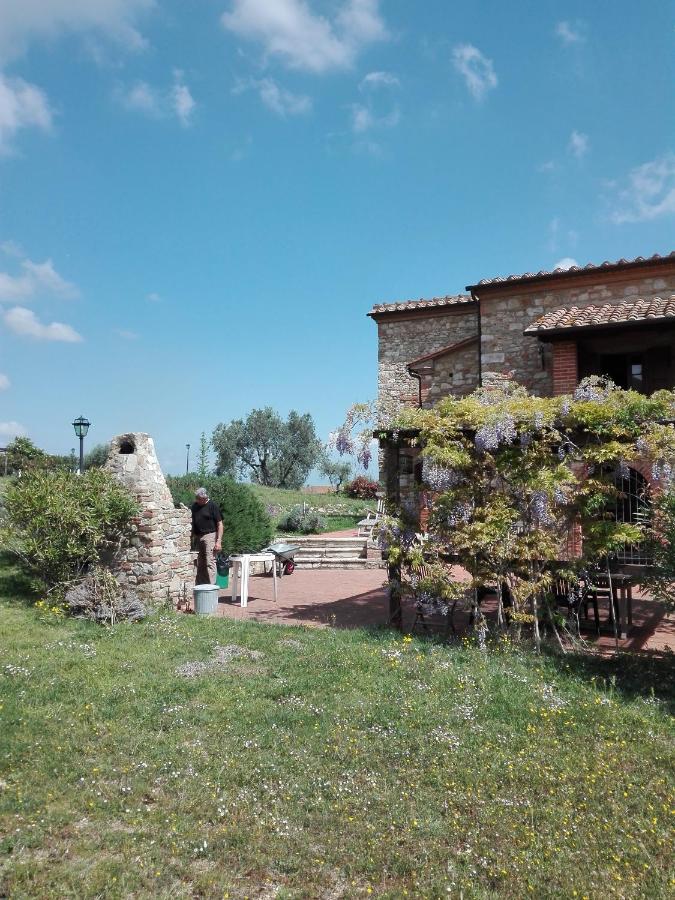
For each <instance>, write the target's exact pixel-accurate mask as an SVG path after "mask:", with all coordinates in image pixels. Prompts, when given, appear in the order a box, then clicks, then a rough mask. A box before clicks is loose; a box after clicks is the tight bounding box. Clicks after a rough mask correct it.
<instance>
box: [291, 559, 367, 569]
mask: <svg viewBox="0 0 675 900" xmlns="http://www.w3.org/2000/svg"><path fill="white" fill-rule="evenodd" d="M295 565H296V567H297V568H298V569H382V568H384V567H385V563H384V562H383V561H382V560H381V559H366V558H365V557H363V556H296V557H295Z"/></svg>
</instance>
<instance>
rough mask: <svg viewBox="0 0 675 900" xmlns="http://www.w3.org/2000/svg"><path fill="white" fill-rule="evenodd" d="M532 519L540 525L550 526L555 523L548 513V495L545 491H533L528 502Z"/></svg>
mask: <svg viewBox="0 0 675 900" xmlns="http://www.w3.org/2000/svg"><path fill="white" fill-rule="evenodd" d="M530 508H531V511H532V518H533V519H534V521H535V522H538V523H539V524H540V525H552V524H553V523H554V521H555V519H554V518H553V516H552V515H551V513H550V512H549V501H548V495H547V494H546V492H545V491H534V493H533V494H532V499H531V501H530Z"/></svg>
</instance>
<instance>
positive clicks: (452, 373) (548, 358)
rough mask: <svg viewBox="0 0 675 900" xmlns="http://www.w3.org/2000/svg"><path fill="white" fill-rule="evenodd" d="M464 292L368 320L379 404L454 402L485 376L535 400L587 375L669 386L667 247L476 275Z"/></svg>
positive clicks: (671, 328) (674, 333)
mask: <svg viewBox="0 0 675 900" xmlns="http://www.w3.org/2000/svg"><path fill="white" fill-rule="evenodd" d="M466 290H467V292H468V293H466V294H458V295H456V296H451V297H435V298H433V299H431V300H411V301H407V302H403V303H379V304H377V305H376V306H374V307H373V309H372V310H371V311H370V312H369V313H368V315H369V316H370V317H371V318H372V319H373V320H374V321H375V322H376V323H377V328H378V343H379V371H378V395H379V399H380V401H381V402H383V405H385V406H386V408H387V409H395V408H396V407H400V406H402V405H409V404H414V405H418V404H419V405H422V406H431V405H433V404H434V403H436V402H437V401H438V400H440V399H441V398H442V397H445V396H448V395H454V396H462V395H464V394H467V393H470V392H471V391H472V390H474V389H475V388H476V387H477V386H478V385H480V384H482V383H483V381H484V379H485V376H486V374H487V373H499V374H503V375H506V374H509V375H511V376H512V377H513V378H514V379H515V380H516V381H517V382H519V383H520V384H523V385H525V386H526V387H527V388H528V389H529V390H530V391H532V392H533V393H535V394H540V395H542V396H551V395H557V394H564V393H569V392H571V391H573V390H574V388H575V387H576V385H577V383H578V381H579V380H580V379H581V378H583V377H584V376H586V375H592V374H597V375H609V376H611V378H612V379H613V380H614V381H615V382H616V383H617V384H618V385H620V386H621V387H624V388H628V387H631V388H634V389H636V390H639V391H643V392H645V393H652V392H653V391H655V390H658V389H660V388H667V387H668V388H669V387H674V386H675V252H673V253H671V254H670V255H668V256H658V255H656V256H652V257H650V258H648V259H645V258H643V257H638V258H637V259H633V260H625V259H620V260H619V261H618V262H611V263H610V262H603V263H601V264H600V265H591V264H589V265H587V266H583V267H580V266H573V267H572V268H570V269H556V270H554V271H552V272H537V273H526V274H524V275H508V276H506V277H500V278H485V279H483V280H482V281H479V282H477V283H476V284H470V285H467V288H466Z"/></svg>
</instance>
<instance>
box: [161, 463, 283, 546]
mask: <svg viewBox="0 0 675 900" xmlns="http://www.w3.org/2000/svg"><path fill="white" fill-rule="evenodd" d="M167 483H168V485H169V489H170V491H171V495H172V497H173V501H174V503H176V504H178V503H184V504H185V505H186V506H192V504H193V503H194V501H195V491H196V490H197V488H198V487H204V488H206V490H207V491H208V492H209V497H210V498H211V499H212V500H213V501H214V502H215V503H217V504H218V506H219V507H220V511H221V512H222V514H223V553H226V554H228V555H229V554H232V553H245V552H246V551H248V552H256V551H258V550H261V549H262V548H263V547H265V546H267V544H269V542H270V541H271V540H272V534H273V530H272V523H271V521H270V517H269V516H268V515H267V512H266V510H265V507H264V506H263V505H262V503H261V502H260V501H259V500H258V498H257V497H256V496H255V494H254V493H253V491H252V490H251V489H250V488H249V487H248V486H247V485H245V484H241V483H240V482H237V481H234V480H233V479H232V478H229V477H228V476H227V475H210V476H209V477H207V478H200V477H199V476H198V475H183V476H181V477H179V478H177V477H174V476H169V477H168V478H167Z"/></svg>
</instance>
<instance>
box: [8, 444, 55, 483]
mask: <svg viewBox="0 0 675 900" xmlns="http://www.w3.org/2000/svg"><path fill="white" fill-rule="evenodd" d="M48 459H49V457H48V455H47V454H46V453H45V452H44V450H40V448H39V447H36V446H35V444H34V443H33V442H32V441H31V439H30V438H27V437H15V438H14V440H13V441H11V442H10V443H9V444H8V445H7V471H8V472H10V473H11V474H12V475H18V474H19V472H25V471H26V470H27V469H32V468H35V467H43V466H45V465H46V464H47V461H48Z"/></svg>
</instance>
